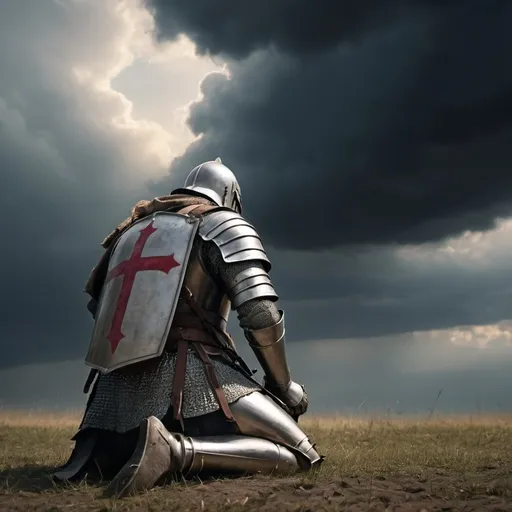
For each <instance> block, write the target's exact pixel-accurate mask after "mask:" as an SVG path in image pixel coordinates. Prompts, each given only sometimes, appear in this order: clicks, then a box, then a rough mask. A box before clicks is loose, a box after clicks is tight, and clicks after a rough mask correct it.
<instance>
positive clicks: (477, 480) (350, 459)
mask: <svg viewBox="0 0 512 512" xmlns="http://www.w3.org/2000/svg"><path fill="white" fill-rule="evenodd" d="M78 418H79V413H78V414H73V413H69V414H65V415H61V416H56V415H49V414H46V415H45V414H42V413H38V414H35V413H33V414H30V413H23V412H9V411H4V412H0V510H24V511H25V510H27V511H28V510H41V511H42V510H97V511H100V510H104V511H106V510H155V511H156V510H166V511H167V510H179V511H186V510H206V511H210V510H211V511H216V510H242V509H243V510H279V511H281V512H284V511H285V510H296V511H299V510H302V511H306V510H311V511H316V510H370V509H371V510H422V509H424V510H441V509H443V510H459V509H461V510H462V509H464V510H484V509H493V510H512V481H511V480H510V477H511V476H512V450H511V446H512V421H511V420H512V416H475V417H435V418H430V419H428V420H426V419H425V418H423V419H422V418H413V417H411V418H400V419H390V418H334V417H316V418H311V419H307V420H304V421H303V422H301V424H303V426H304V428H305V430H307V431H308V433H310V434H311V436H312V437H313V438H314V440H315V441H316V442H317V443H318V446H319V447H320V448H321V451H322V453H323V454H325V455H326V456H327V459H326V461H325V463H324V465H323V467H322V469H321V470H320V472H319V473H318V474H315V475H308V476H306V477H293V478H286V479H269V478H262V477H259V478H244V479H239V480H222V481H216V482H208V483H188V484H175V485H172V486H168V487H166V488H161V489H156V490H154V491H152V492H150V493H148V494H147V495H144V496H142V497H138V498H131V499H127V500H122V501H119V502H109V501H106V500H102V499H101V498H100V497H99V494H100V489H97V488H95V487H88V486H87V484H86V483H82V484H80V485H77V486H76V487H67V488H56V487H55V486H54V485H53V484H52V483H51V482H50V481H49V479H48V477H47V476H46V475H47V473H48V471H49V470H50V469H51V468H53V467H55V466H57V465H59V464H61V463H62V462H63V461H65V459H66V458H67V457H68V455H69V452H70V449H71V442H70V441H69V438H70V437H71V436H72V434H73V432H74V430H75V429H76V425H77V421H78Z"/></svg>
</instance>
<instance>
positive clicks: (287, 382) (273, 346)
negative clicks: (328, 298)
mask: <svg viewBox="0 0 512 512" xmlns="http://www.w3.org/2000/svg"><path fill="white" fill-rule="evenodd" d="M279 313H280V314H281V319H280V320H279V322H277V323H276V324H274V325H272V326H270V327H266V328H265V329H258V330H250V329H246V330H245V337H246V338H247V341H248V342H249V345H250V346H251V348H252V350H253V352H254V354H255V355H256V357H257V359H258V361H259V363H260V365H261V367H262V368H263V371H264V372H265V383H264V385H265V387H266V388H267V389H268V390H269V391H270V392H271V393H273V394H275V395H276V396H277V397H278V398H280V399H281V400H282V401H283V402H284V404H285V405H286V406H287V407H288V408H289V409H290V412H291V413H292V416H295V417H298V416H300V415H301V414H304V413H305V412H306V410H307V406H308V401H307V395H306V392H305V391H304V387H303V386H301V385H300V384H297V383H296V382H294V381H293V380H292V379H291V375H290V369H289V368H288V364H287V362H286V351H285V328H284V313H283V312H282V311H279Z"/></svg>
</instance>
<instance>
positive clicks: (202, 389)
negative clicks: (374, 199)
mask: <svg viewBox="0 0 512 512" xmlns="http://www.w3.org/2000/svg"><path fill="white" fill-rule="evenodd" d="M211 360H212V364H213V366H214V368H215V372H216V374H217V378H218V380H219V384H220V385H221V387H222V389H223V390H224V394H225V396H226V399H227V401H228V403H232V402H234V401H236V400H238V399H239V398H241V397H242V396H245V395H248V394H250V393H252V392H254V391H257V390H258V389H259V388H258V387H257V386H256V384H254V383H253V382H251V381H250V380H249V379H248V378H246V377H245V376H244V375H243V374H242V373H241V372H240V371H238V370H236V369H235V368H233V367H232V366H230V365H229V364H227V363H225V362H224V361H223V360H222V359H220V358H215V357H211ZM175 368H176V354H175V353H174V354H169V353H165V352H164V354H163V355H162V356H161V359H160V361H159V363H158V365H157V366H156V367H155V369H154V370H153V371H148V372H142V373H138V374H134V375H132V374H129V373H117V372H113V373H109V374H107V375H100V377H99V380H98V384H97V387H96V392H95V395H94V397H93V399H92V402H91V403H90V405H89V407H88V409H87V411H86V414H85V417H84V420H83V423H82V429H84V428H88V427H95V428H101V429H106V430H112V431H115V432H126V431H128V430H131V429H132V428H135V427H137V426H138V425H139V424H140V422H141V421H142V420H143V419H144V418H147V417H149V416H156V417H157V418H160V419H161V418H163V417H164V416H165V414H166V413H167V411H168V409H169V407H170V405H171V392H172V380H173V377H174V372H175ZM218 409H219V404H218V403H217V399H216V396H215V394H214V392H213V390H212V389H211V386H210V383H209V381H208V379H207V377H206V371H205V368H204V365H203V363H202V361H201V360H200V359H199V357H198V356H197V355H196V354H195V353H194V352H192V351H190V350H189V352H188V358H187V372H186V376H185V385H184V389H183V406H182V414H183V417H184V418H192V417H195V416H201V415H203V414H208V413H210V412H214V411H216V410H218Z"/></svg>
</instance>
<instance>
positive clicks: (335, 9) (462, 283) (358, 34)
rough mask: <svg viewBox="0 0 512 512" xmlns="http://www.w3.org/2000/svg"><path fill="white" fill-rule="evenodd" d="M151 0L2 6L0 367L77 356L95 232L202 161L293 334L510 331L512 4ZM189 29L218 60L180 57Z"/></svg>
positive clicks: (494, 335) (486, 334)
mask: <svg viewBox="0 0 512 512" xmlns="http://www.w3.org/2000/svg"><path fill="white" fill-rule="evenodd" d="M22 4H23V5H22ZM146 6H147V7H148V8H149V9H150V11H148V10H146V9H145V7H144V6H143V5H139V3H138V2H137V0H123V1H122V2H119V4H118V7H117V8H116V7H115V5H114V4H112V5H111V4H110V3H108V2H107V3H105V2H102V1H100V0H92V1H91V2H87V3H83V2H82V3H76V2H69V1H67V0H63V1H60V2H56V1H52V0H26V1H24V2H23V3H21V2H17V1H15V0H8V1H6V2H5V3H4V4H2V9H1V15H0V70H1V72H0V177H1V182H0V185H1V186H0V201H1V204H2V205H3V209H4V212H5V215H4V219H3V228H2V230H1V232H0V234H1V235H2V240H3V243H2V251H1V253H0V280H1V282H2V291H3V293H2V295H1V298H0V324H1V326H2V336H1V338H0V344H1V348H2V357H1V358H0V367H2V368H6V367H10V366H13V365H20V364H32V363H33V364H39V363H52V364H53V363H58V362H62V361H69V360H77V359H80V358H83V357H84V355H85V351H86V348H87V343H88V337H89V333H90V327H91V321H90V318H89V317H88V315H87V313H86V311H85V309H84V306H85V302H86V297H85V296H84V295H83V294H82V293H81V290H82V287H83V284H84V281H85V279H86V277H87V275H88V272H89V271H90V269H91V268H92V266H93V265H94V264H95V263H96V260H97V259H98V257H99V256H100V255H101V248H100V243H101V240H102V239H103V237H104V236H105V235H106V234H107V233H108V232H109V231H110V230H111V229H112V228H113V227H114V226H115V225H116V224H117V223H118V222H119V221H121V220H122V219H123V218H124V217H125V216H126V215H127V214H128V213H129V210H130V208H131V206H132V205H133V204H134V202H135V201H137V200H139V199H142V198H150V197H152V196H154V195H162V194H165V193H167V192H169V191H170V190H171V189H172V188H173V187H174V186H175V185H178V184H181V182H182V180H183V178H184V176H185V175H186V173H187V172H188V171H189V170H190V169H191V168H192V167H194V166H195V165H197V164H198V163H200V162H202V161H204V160H208V159H213V158H215V157H217V156H220V157H221V158H222V160H223V161H224V163H226V164H227V165H228V166H229V167H231V168H232V169H233V170H234V171H235V173H237V175H238V176H239V179H240V183H241V186H242V195H243V200H244V206H245V213H246V215H247V218H248V219H249V220H250V221H251V222H252V223H253V224H254V225H255V226H256V227H257V229H258V230H259V231H260V232H261V234H262V237H263V241H264V243H265V244H266V246H267V247H268V251H269V254H270V255H271V257H272V261H273V263H274V269H273V274H272V275H273V279H274V281H275V284H276V287H277V289H278V292H279V294H280V295H281V298H282V303H283V306H284V307H285V308H286V310H287V322H288V333H289V334H288V338H289V341H290V343H293V342H296V341H301V340H322V339H332V340H335V339H341V338H350V339H361V343H363V340H364V339H366V338H368V337H372V343H374V344H379V343H382V344H383V345H382V346H388V347H389V350H392V351H395V350H399V349H398V348H396V347H395V345H394V344H390V342H389V341H385V340H389V339H391V338H389V337H390V336H391V337H392V336H394V335H399V334H401V333H410V332H413V331H431V330H443V329H444V330H447V331H443V332H445V334H443V339H444V340H445V343H446V344H450V339H451V337H453V336H452V335H450V332H452V333H455V335H456V337H457V336H458V335H460V332H461V331H460V330H457V329H458V327H457V326H461V325H463V326H464V325H469V326H474V325H487V327H482V329H483V331H482V332H483V334H482V332H480V333H479V334H478V333H476V331H475V330H474V329H473V328H467V329H466V330H463V331H462V332H463V333H465V334H463V335H462V339H463V340H466V341H467V343H468V344H470V345H471V344H473V345H474V344H479V343H480V344H483V345H486V344H488V343H489V342H490V341H492V340H497V341H500V340H501V341H502V342H506V341H508V340H509V338H510V331H509V329H508V325H509V324H508V323H506V322H505V323H503V321H506V320H508V319H510V318H511V314H510V304H511V298H512V293H511V286H510V284H509V276H510V273H511V272H510V271H511V270H512V264H511V261H510V255H511V254H512V242H510V241H509V240H510V234H511V233H512V222H511V221H510V220H509V217H510V215H511V211H510V208H511V205H512V201H511V199H512V187H511V185H512V172H511V168H512V166H511V164H512V67H511V66H510V65H509V55H510V54H512V33H511V31H510V30H509V27H510V26H511V25H512V3H510V2H508V1H493V0H481V1H467V0H466V1H462V0H461V1H444V2H440V1H438V2H435V1H431V2H428V1H419V0H418V1H414V2H411V1H408V2H405V1H402V2H400V1H398V0H396V1H390V2H377V1H372V0H366V1H363V0H360V1H355V0H353V1H342V0H337V1H334V0H332V1H331V0H329V1H325V2H313V1H306V0H282V1H278V0H267V1H259V2H249V1H248V2H239V1H235V0H230V1H228V0H225V1H223V0H219V1H217V2H214V3H212V2H210V1H208V0H201V1H199V0H198V1H196V2H189V1H185V0H180V1H163V0H162V1H159V0H148V1H147V2H146ZM150 12H151V13H153V15H154V19H153V18H152V16H151V15H150ZM153 28H154V29H155V31H156V32H155V31H154V30H153ZM155 33H156V34H157V42H155V41H156V40H154V39H152V38H153V35H154V34H155ZM183 35H185V36H186V37H188V38H190V39H191V40H192V41H194V42H195V43H196V44H197V51H198V53H199V54H200V55H203V56H205V57H209V58H211V59H212V61H213V62H212V61H210V60H207V59H206V58H204V59H203V60H198V57H194V56H193V55H192V56H180V55H178V56H176V52H178V53H179V52H180V51H182V50H181V48H182V47H181V46H179V47H178V50H176V49H175V50H172V48H177V47H176V46H172V45H171V43H172V42H173V41H175V40H179V41H181V40H180V37H182V36H183ZM155 37H156V36H155ZM180 44H181V43H180ZM173 51H174V53H173ZM171 54H172V55H171ZM166 59H167V60H166ZM173 59H174V60H173ZM187 59H188V60H187ZM214 64H218V65H219V66H220V65H223V64H224V65H225V66H226V68H225V70H224V71H221V70H220V68H215V65H214ZM201 66H203V67H204V69H203V67H201ZM208 66H209V67H208ZM212 69H219V71H217V72H213V73H210V74H208V75H207V76H206V77H205V78H204V80H203V81H202V82H201V85H200V92H201V94H200V96H199V97H198V94H197V92H198V89H199V86H198V82H199V81H200V80H201V78H203V77H204V75H205V73H206V72H207V71H211V70H212ZM226 72H227V74H226ZM194 100H195V101H194ZM192 101H193V103H192V104H191V105H190V110H189V112H188V114H187V111H186V110H183V107H186V106H187V103H188V102H192ZM180 108H181V110H180ZM178 111H179V112H181V113H182V114H183V118H184V117H187V118H188V120H187V123H188V126H189V127H190V129H191V130H192V132H193V134H194V135H195V136H198V137H197V139H196V140H195V141H193V142H192V143H191V144H190V145H188V147H187V144H188V141H189V140H190V137H189V138H188V139H186V136H185V135H184V134H185V133H186V130H185V125H184V124H183V122H182V120H181V118H179V116H178V114H176V112H178ZM180 115H181V114H180ZM172 116H175V117H173V118H172V119H173V120H172V122H171V121H168V122H167V121H166V119H171V117H172ZM176 116H177V117H176ZM187 136H188V135H187ZM185 139H186V141H187V142H186V143H185V142H183V141H184V140H185ZM180 141H181V142H180ZM180 144H181V145H180ZM182 150H184V152H183V154H182V155H181V156H180V153H181V152H182ZM468 232H470V233H468ZM500 322H501V323H500ZM495 324H499V327H496V326H495ZM235 329H236V327H235ZM457 333H458V334H457ZM386 336H387V337H388V338H385V337H386ZM408 336H412V335H408ZM400 339H402V338H400ZM482 339H483V340H484V341H483V342H482ZM379 340H380V341H379ZM354 343H355V342H354ZM364 343H366V341H365V342H364ZM386 343H387V344H388V345H386ZM301 346H302V345H301ZM392 346H393V347H395V348H394V349H391V347H392ZM400 346H401V345H400ZM447 350H448V349H447ZM450 350H451V349H450ZM479 350H480V349H479ZM504 350H505V349H504ZM486 364H487V366H485V365H484V366H485V368H488V367H489V368H490V367H491V366H492V365H491V363H489V362H488V363H486ZM500 368H501V367H500ZM447 371H448V370H447ZM453 371H455V370H453ZM482 371H484V370H482Z"/></svg>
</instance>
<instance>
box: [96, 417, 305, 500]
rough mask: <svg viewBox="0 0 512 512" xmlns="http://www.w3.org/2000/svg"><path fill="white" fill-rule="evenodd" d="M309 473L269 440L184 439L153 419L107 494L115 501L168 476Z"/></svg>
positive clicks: (300, 460) (295, 455)
mask: <svg viewBox="0 0 512 512" xmlns="http://www.w3.org/2000/svg"><path fill="white" fill-rule="evenodd" d="M310 468H311V461H310V460H309V459H308V458H307V457H306V456H304V455H303V454H302V453H301V452H299V451H298V450H297V451H295V450H293V449H290V448H287V447H285V446H282V445H279V444H276V443H274V442H272V441H269V440H267V439H262V438H257V437H252V436H244V435H226V436H207V437H194V438H191V437H185V436H184V435H182V434H175V433H170V432H168V431H167V429H166V428H165V426H164V425H163V423H162V422H161V421H160V420H159V419H157V418H156V417H154V416H151V417H150V418H148V419H146V420H144V421H143V422H142V424H141V426H140V436H139V441H138V444H137V447H136V448H135V450H134V452H133V455H132V457H131V458H130V459H129V460H128V462H127V463H126V464H125V466H124V467H123V468H122V469H121V471H120V472H119V473H118V474H117V475H116V476H115V478H114V479H113V480H112V481H111V483H110V485H109V486H108V487H107V489H106V491H105V494H106V496H108V497H116V498H121V497H124V496H127V495H130V494H137V493H139V492H141V491H145V490H148V489H150V488H151V487H153V486H154V485H155V484H156V483H157V482H158V481H159V480H160V479H161V478H162V477H163V476H167V475H172V474H176V475H182V476H186V475H189V474H198V473H201V472H202V471H221V472H224V473H238V474H255V473H262V474H271V473H272V474H290V473H294V472H298V471H308V470H309V469H310Z"/></svg>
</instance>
